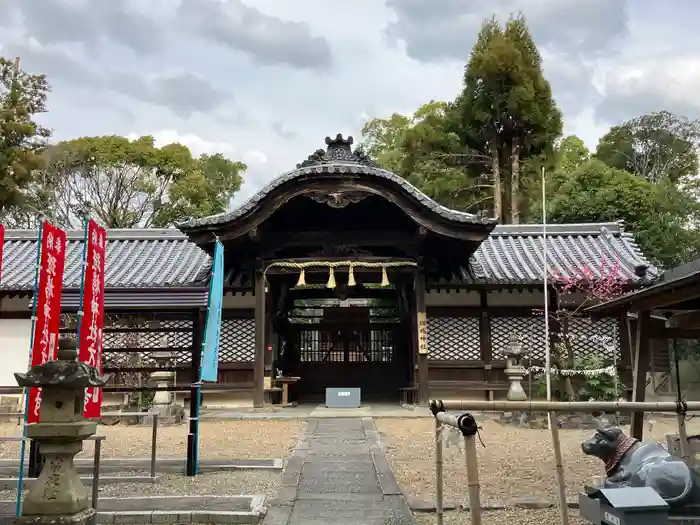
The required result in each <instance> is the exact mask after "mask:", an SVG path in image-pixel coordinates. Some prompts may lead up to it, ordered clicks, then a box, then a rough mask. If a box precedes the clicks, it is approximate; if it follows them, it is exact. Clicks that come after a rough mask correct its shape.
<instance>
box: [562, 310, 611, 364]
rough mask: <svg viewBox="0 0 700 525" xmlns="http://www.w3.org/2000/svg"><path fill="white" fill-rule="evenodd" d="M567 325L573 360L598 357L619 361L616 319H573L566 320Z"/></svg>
mask: <svg viewBox="0 0 700 525" xmlns="http://www.w3.org/2000/svg"><path fill="white" fill-rule="evenodd" d="M568 324H569V330H568V334H569V335H568V337H569V341H570V343H571V348H572V350H573V352H574V358H583V357H586V356H590V355H599V356H602V357H603V358H604V359H606V360H609V361H613V359H617V360H618V361H619V359H620V334H619V333H618V321H617V319H612V318H603V319H596V320H593V319H591V318H590V317H574V318H572V319H569V320H568Z"/></svg>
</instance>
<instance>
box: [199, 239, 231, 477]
mask: <svg viewBox="0 0 700 525" xmlns="http://www.w3.org/2000/svg"><path fill="white" fill-rule="evenodd" d="M223 249H224V247H223V245H222V244H221V241H220V240H219V239H218V237H217V239H216V244H215V245H214V258H213V261H212V265H211V275H210V277H209V296H208V297H207V317H206V319H205V322H204V327H203V328H204V337H202V350H201V352H202V356H204V354H205V352H206V347H207V343H211V341H207V336H208V333H207V332H208V330H207V326H208V325H209V323H210V322H211V321H212V320H211V319H210V316H211V315H212V297H213V295H214V294H213V293H212V292H213V291H214V290H213V287H214V285H215V284H216V282H217V276H218V274H217V272H220V274H221V275H222V276H223V271H224V268H223V253H222V252H223ZM219 261H221V264H218V262H219ZM220 304H221V303H219V307H220ZM219 312H220V308H219ZM216 321H217V322H218V323H221V319H216ZM216 339H217V340H216V344H217V345H218V344H219V341H218V335H217V337H216ZM215 359H217V360H218V352H217V357H215ZM217 362H218V361H217ZM204 364H206V363H202V362H201V359H200V363H199V381H198V382H197V384H196V388H197V400H196V402H195V425H194V428H195V432H194V437H193V439H194V457H193V458H192V459H193V475H195V476H196V475H197V471H198V467H199V414H200V411H201V404H202V403H201V400H202V394H201V391H202V381H203V376H204Z"/></svg>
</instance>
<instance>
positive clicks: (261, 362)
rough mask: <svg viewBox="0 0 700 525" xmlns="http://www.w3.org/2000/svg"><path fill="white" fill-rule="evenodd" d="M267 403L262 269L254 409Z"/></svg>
mask: <svg viewBox="0 0 700 525" xmlns="http://www.w3.org/2000/svg"><path fill="white" fill-rule="evenodd" d="M264 403H265V276H264V274H263V270H262V267H260V268H258V270H257V271H256V272H255V364H254V368H253V407H255V408H262V406H263V404H264Z"/></svg>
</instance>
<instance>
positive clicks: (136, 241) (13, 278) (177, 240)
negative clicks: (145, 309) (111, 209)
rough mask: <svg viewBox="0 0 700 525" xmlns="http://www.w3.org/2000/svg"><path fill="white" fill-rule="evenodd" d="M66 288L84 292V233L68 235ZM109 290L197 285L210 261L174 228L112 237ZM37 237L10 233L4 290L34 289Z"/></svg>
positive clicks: (109, 237) (121, 232)
mask: <svg viewBox="0 0 700 525" xmlns="http://www.w3.org/2000/svg"><path fill="white" fill-rule="evenodd" d="M67 234H68V251H67V252H66V266H65V272H64V276H63V285H64V287H65V288H76V289H77V288H80V273H81V265H82V256H83V232H82V231H69V232H67ZM107 241H108V242H107V266H106V271H107V273H106V274H105V288H154V287H157V288H160V287H182V286H191V285H198V284H199V282H200V281H202V280H204V279H205V278H206V274H207V271H208V268H209V257H208V256H207V255H206V254H205V253H204V252H203V251H202V250H201V249H200V248H199V247H197V246H196V245H194V244H192V243H191V242H190V241H189V240H188V239H187V237H186V236H185V235H183V234H182V233H181V232H180V231H178V230H175V229H147V230H137V229H134V230H117V229H112V230H108V232H107ZM36 249H37V232H36V231H33V230H7V231H6V232H5V246H4V250H3V266H2V281H0V290H2V289H5V290H31V289H32V287H33V283H34V275H35V269H36Z"/></svg>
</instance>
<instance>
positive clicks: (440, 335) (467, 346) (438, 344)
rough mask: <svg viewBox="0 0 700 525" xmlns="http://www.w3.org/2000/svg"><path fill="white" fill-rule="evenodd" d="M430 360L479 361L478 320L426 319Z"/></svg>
mask: <svg viewBox="0 0 700 525" xmlns="http://www.w3.org/2000/svg"><path fill="white" fill-rule="evenodd" d="M428 348H429V349H430V354H429V357H430V359H442V360H462V359H464V360H481V345H480V342H479V319H478V318H476V317H430V316H429V317H428Z"/></svg>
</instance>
